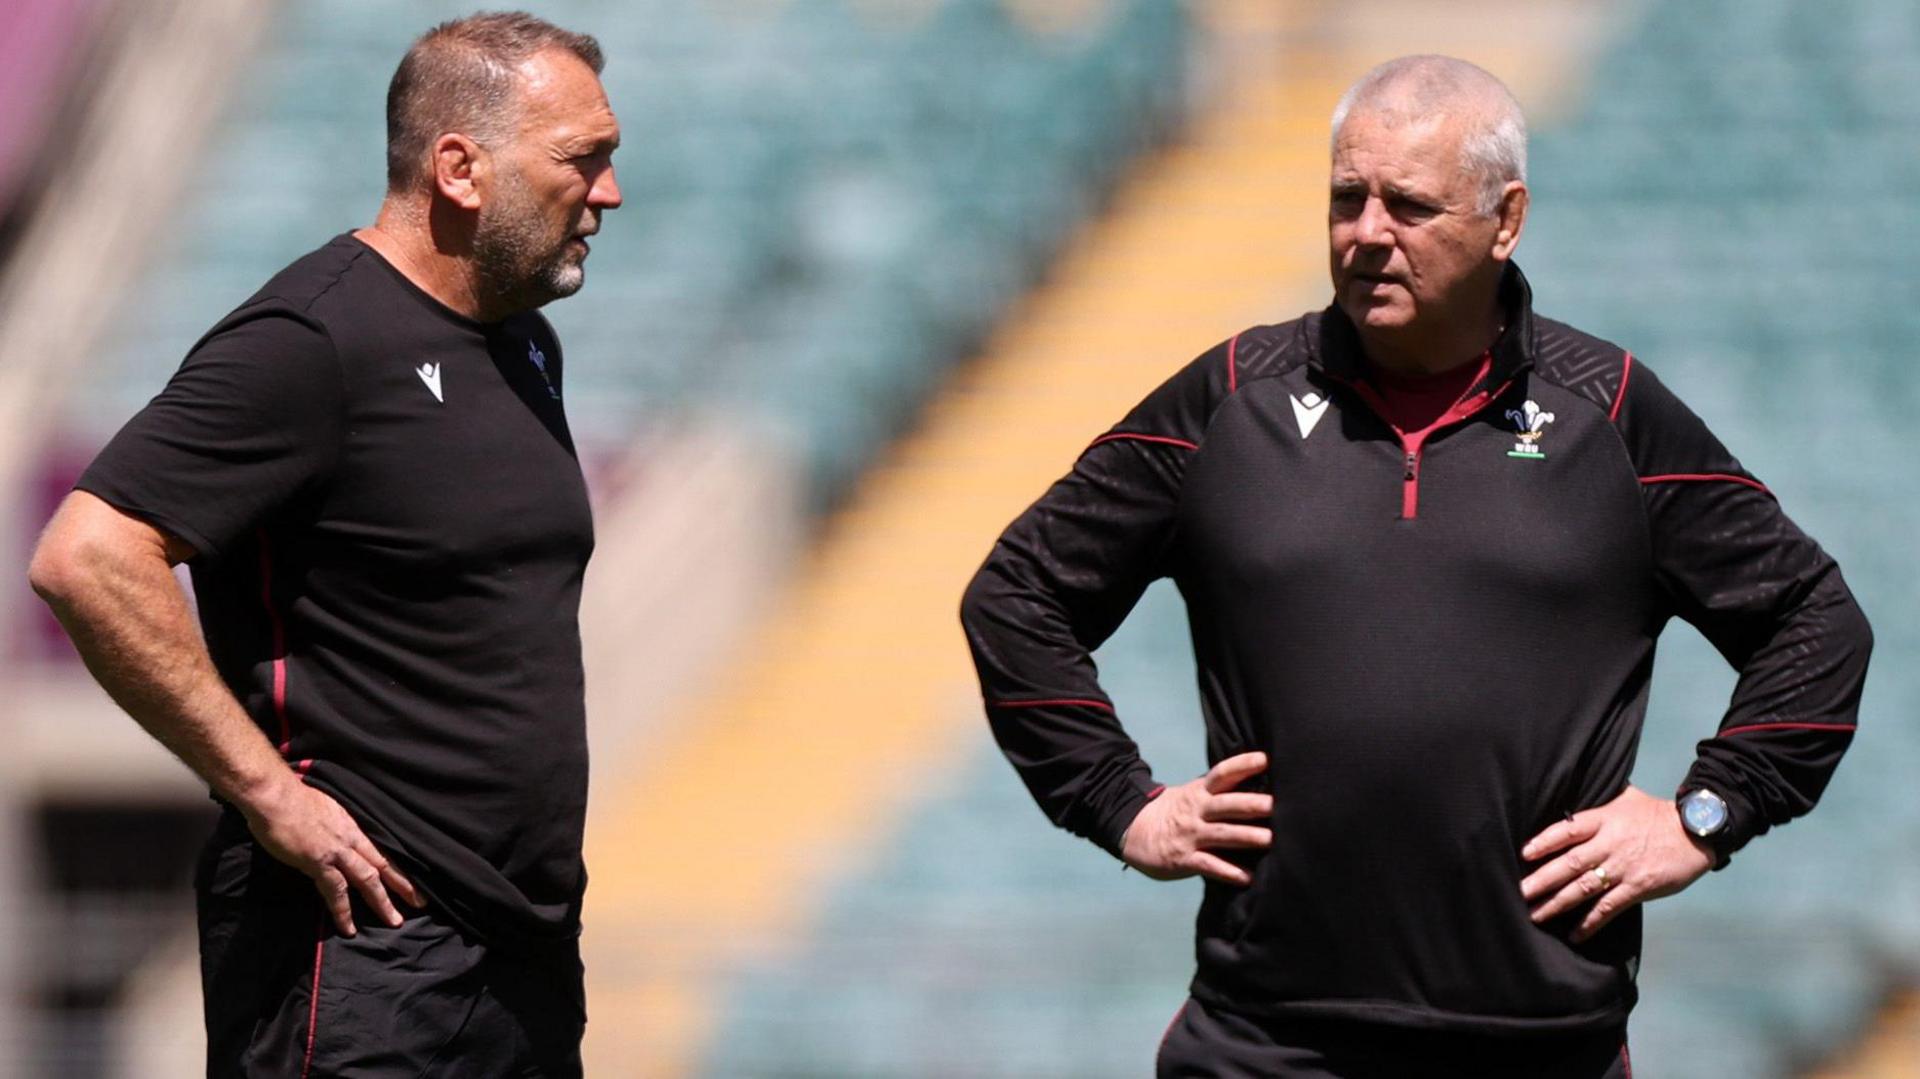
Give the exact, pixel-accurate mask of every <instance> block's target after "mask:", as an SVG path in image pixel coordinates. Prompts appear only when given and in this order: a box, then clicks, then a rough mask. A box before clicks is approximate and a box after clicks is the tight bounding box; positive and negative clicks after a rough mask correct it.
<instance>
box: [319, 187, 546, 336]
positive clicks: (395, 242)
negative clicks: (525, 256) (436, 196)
mask: <svg viewBox="0 0 1920 1079" xmlns="http://www.w3.org/2000/svg"><path fill="white" fill-rule="evenodd" d="M353 235H354V237H355V238H356V239H358V240H359V241H360V242H362V243H364V244H366V245H367V246H368V247H371V248H373V249H374V250H375V251H376V252H378V253H379V254H380V256H381V257H382V258H384V259H386V260H387V261H388V262H389V263H391V264H392V265H393V268H394V269H396V270H399V271H400V273H401V275H402V276H404V277H405V278H406V279H407V280H409V281H411V282H413V283H414V285H416V286H417V287H418V288H419V289H420V291H422V292H424V293H426V294H427V295H429V296H431V297H433V298H434V299H436V300H438V301H440V302H441V303H443V304H445V305H446V306H447V307H448V308H450V309H451V310H453V311H454V312H455V313H457V314H460V315H464V316H466V317H467V318H470V319H473V320H474V321H476V322H494V321H498V320H499V319H502V318H505V317H506V316H507V315H508V314H510V313H511V312H505V311H496V310H494V307H495V305H494V304H491V303H489V302H487V301H486V300H485V299H484V298H483V293H482V292H481V290H480V288H479V279H478V276H477V275H476V274H475V273H474V267H473V255H472V251H473V235H472V227H471V225H470V224H469V223H467V222H465V221H460V220H454V219H451V218H450V216H449V215H448V214H446V213H444V212H443V211H442V209H441V207H439V206H437V205H420V204H418V203H417V202H416V201H415V200H412V199H408V198H406V197H405V196H401V195H393V194H389V195H388V196H387V200H386V201H385V202H384V203H382V204H381V206H380V216H379V217H377V218H375V219H374V223H373V224H372V226H370V227H368V228H363V229H356V230H355V231H354V234H353Z"/></svg>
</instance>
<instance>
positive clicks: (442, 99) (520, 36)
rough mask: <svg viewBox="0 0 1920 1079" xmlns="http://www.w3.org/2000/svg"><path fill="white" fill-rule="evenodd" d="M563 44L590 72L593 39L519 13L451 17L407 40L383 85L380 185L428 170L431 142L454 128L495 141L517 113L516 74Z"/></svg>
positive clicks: (391, 186)
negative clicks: (383, 167) (382, 176)
mask: <svg viewBox="0 0 1920 1079" xmlns="http://www.w3.org/2000/svg"><path fill="white" fill-rule="evenodd" d="M547 49H563V50H565V51H567V52H569V53H572V54H573V55H574V56H577V57H579V58H580V60H581V61H583V62H584V63H585V64H586V65H587V66H588V67H590V68H592V69H593V71H594V73H595V74H596V75H597V74H599V73H600V70H601V69H602V68H603V67H604V66H605V65H606V59H605V57H603V56H602V55H601V52H600V43H599V42H598V41H595V40H594V39H593V38H592V37H591V36H589V35H587V34H576V33H574V32H572V31H570V30H562V29H561V28H559V27H558V26H555V25H553V24H552V23H550V22H547V21H546V20H545V19H541V18H539V17H537V16H534V15H529V14H527V13H526V12H524V11H486V12H481V13H479V14H476V15H469V16H467V17H466V18H464V19H453V20H450V21H448V22H443V23H441V24H440V25H438V26H436V27H434V28H433V29H431V30H428V31H427V32H426V33H424V34H422V35H420V37H419V38H418V39H417V40H416V41H414V43H413V46H412V47H411V48H409V49H408V50H407V55H406V56H405V57H404V58H402V59H401V61H400V67H399V68H398V69H397V70H395V71H394V73H393V81H392V82H391V83H389V84H388V85H387V190H389V191H403V190H405V189H406V188H407V187H409V186H411V185H414V184H417V183H421V182H424V181H425V179H426V177H427V176H428V175H429V173H428V166H427V155H428V153H429V151H430V150H431V148H432V146H433V141H434V140H435V139H437V138H439V137H440V136H441V135H443V134H445V133H447V132H449V131H457V132H459V133H461V134H463V135H466V136H468V137H469V138H471V139H473V140H474V141H475V142H478V143H480V144H481V145H483V146H485V145H489V144H491V143H496V142H499V141H501V140H503V139H505V138H507V137H508V136H510V135H511V134H512V132H513V128H514V125H515V124H516V123H517V122H518V119H519V86H518V81H519V75H518V74H517V72H516V71H515V69H516V68H518V67H519V66H520V65H521V64H523V63H525V62H526V61H527V60H528V59H529V58H531V57H532V56H534V55H535V54H536V53H539V52H543V51H545V50H547Z"/></svg>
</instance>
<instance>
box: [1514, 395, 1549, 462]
mask: <svg viewBox="0 0 1920 1079" xmlns="http://www.w3.org/2000/svg"><path fill="white" fill-rule="evenodd" d="M1507 419H1509V420H1512V421H1513V429H1514V431H1515V433H1517V434H1518V435H1519V436H1520V440H1519V441H1518V442H1515V443H1514V444H1513V448H1512V449H1510V450H1508V451H1507V456H1508V457H1525V458H1529V459H1533V460H1538V459H1540V458H1542V457H1545V456H1546V454H1544V453H1542V452H1540V436H1541V435H1544V434H1546V433H1547V425H1548V424H1550V423H1552V422H1553V413H1551V412H1542V411H1541V410H1540V405H1539V403H1538V402H1535V401H1528V402H1527V403H1525V404H1523V405H1521V406H1520V407H1519V408H1510V409H1507Z"/></svg>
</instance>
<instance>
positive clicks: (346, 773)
mask: <svg viewBox="0 0 1920 1079" xmlns="http://www.w3.org/2000/svg"><path fill="white" fill-rule="evenodd" d="M601 63H602V59H601V54H600V49H599V46H598V44H597V43H596V42H595V41H594V40H593V39H592V38H590V37H587V36H585V35H581V34H574V33H570V32H568V31H565V30H562V29H560V28H558V27H555V26H553V25H551V24H548V23H546V22H543V21H541V20H539V19H536V18H534V17H532V16H529V15H525V14H518V13H510V14H489V15H480V16H474V17H472V18H467V19H461V20H456V21H453V22H449V23H446V24H444V25H441V26H439V27H436V28H435V29H433V30H431V31H429V32H428V33H427V34H425V35H424V36H422V37H421V38H420V39H419V40H418V41H417V42H415V43H414V45H413V47H412V48H411V50H410V51H409V52H408V53H407V55H406V57H405V59H404V60H403V61H402V62H401V64H400V67H399V69H398V71H397V72H396V73H395V75H394V77H393V81H392V84H391V86H390V87H389V90H388V98H387V126H388V145H387V183H388V189H387V195H386V199H385V202H384V204H383V205H382V207H381V209H380V213H379V216H378V218H377V220H376V221H375V223H374V225H373V226H372V227H370V228H364V229H360V230H358V231H356V232H353V233H350V234H347V235H342V236H340V237H338V238H336V239H334V240H333V241H332V242H330V243H328V244H327V245H325V246H324V247H322V248H320V249H319V250H317V251H315V252H313V253H312V254H309V255H307V256H305V257H303V258H301V259H299V260H298V261H296V262H294V263H293V264H292V265H291V266H289V267H287V268H286V269H285V270H283V271H282V272H281V273H280V274H278V275H277V276H276V277H274V278H273V279H272V280H271V281H269V282H268V283H267V285H266V286H265V287H264V288H262V289H261V290H260V291H259V292H258V293H257V294H256V295H254V296H253V298H251V299H249V300H248V301H247V302H246V303H244V304H242V305H241V306H240V307H239V308H238V309H237V310H235V311H234V312H233V313H232V314H230V315H228V316H227V317H226V318H224V319H222V320H221V321H220V322H219V324H217V325H216V326H215V327H214V328H213V329H212V330H211V331H210V332H209V333H208V334H207V335H206V336H205V337H204V338H203V339H201V341H200V342H199V343H198V344H197V345H195V346H194V348H193V349H192V351H191V352H190V353H189V354H188V356H187V358H186V360H185V362H184V363H183V364H182V366H181V367H180V369H179V371H178V373H176V374H175V375H174V377H173V379H172V380H171V381H170V382H169V383H168V385H167V386H166V388H165V389H164V390H163V391H162V392H161V393H160V395H159V396H158V397H156V398H155V399H154V400H153V402H152V403H151V404H149V405H148V406H147V407H146V408H145V409H144V410H143V411H141V412H140V413H139V414H138V415H136V416H135V417H134V418H133V419H132V420H131V421H130V422H129V423H128V424H127V425H126V427H125V428H123V429H122V430H121V431H120V433H119V434H118V435H117V436H116V437H115V438H114V439H113V441H112V442H111V443H110V444H109V445H108V446H107V447H106V449H105V450H103V451H102V452H101V454H100V456H99V458H98V459H97V460H95V461H94V463H93V464H92V466H91V467H90V468H88V470H87V471H86V473H85V474H84V475H83V476H82V478H81V479H80V481H79V483H78V484H77V489H76V490H75V492H74V493H73V494H72V495H70V496H69V497H68V498H67V500H66V501H65V503H63V504H62V506H61V507H60V510H59V512H58V513H57V514H56V515H55V517H54V519H53V521H52V522H51V523H50V524H49V526H48V528H47V531H46V534H45V536H44V537H43V538H42V540H41V542H40V545H39V547H38V549H37V550H36V552H35V555H34V560H33V566H32V570H31V576H32V580H33V584H34V587H35V588H36V590H38V591H39V592H40V594H41V595H42V596H43V597H44V598H45V599H46V600H47V601H48V602H49V603H50V604H51V605H52V607H53V609H54V611H55V612H56V613H57V614H58V616H59V617H60V619H61V621H62V623H63V624H64V625H65V626H66V628H67V630H68V632H69V634H71V636H72V637H73V640H74V642H75V644H76V645H77V646H78V648H79V650H80V653H81V655H82V656H83V658H84V659H85V661H86V663H87V665H88V667H89V669H90V670H91V671H92V672H93V674H94V676H95V677H96V678H97V679H98V680H99V681H100V683H101V684H102V685H103V686H104V687H105V688H106V689H107V691H108V692H109V693H110V694H111V695H112V696H113V698H114V699H115V700H116V701H117V702H119V703H120V704H121V705H122V706H123V707H124V708H125V709H126V710H127V711H128V712H129V713H130V714H131V715H132V716H133V717H134V718H135V719H136V720H137V721H139V722H140V723H141V725H142V726H143V727H145V728H146V729H147V730H148V731H149V732H150V733H152V734H153V736H154V737H155V738H157V739H159V740H160V741H161V742H162V743H163V744H165V745H166V746H167V748H168V749H170V750H172V751H173V752H174V753H176V754H177V755H178V756H179V757H180V758H181V759H182V760H183V761H185V762H186V763H187V764H188V765H189V766H190V767H191V768H192V769H193V770H194V771H195V772H196V773H198V774H199V775H200V777H201V778H202V779H204V780H205V781H206V782H207V783H208V785H209V786H210V787H211V788H212V792H213V795H214V797H215V798H216V799H217V800H218V801H219V802H220V803H221V805H222V807H223V812H222V816H221V820H220V823H219V825H218V826H217V829H216V831H215V834H214V836H213V838H212V840H211V841H210V843H209V845H208V847H207V849H206V851H205V853H204V855H203V857H202V859H201V863H200V866H199V870H198V873H197V876H196V889H197V892H198V900H199V921H200V939H201V957H202V980H203V990H204V992H205V998H206V1000H205V1004H206V1022H207V1034H208V1042H209V1045H208V1053H209V1057H208V1061H209V1062H208V1072H209V1074H212V1075H223V1076H224V1075H281V1076H284V1075H308V1074H312V1075H348V1074H351V1075H416V1074H421V1073H422V1072H423V1070H424V1069H426V1068H428V1067H429V1065H431V1066H433V1067H435V1068H438V1069H439V1070H442V1071H445V1072H447V1073H448V1074H458V1075H462V1076H488V1075H515V1076H519V1075H547V1076H551V1075H574V1074H578V1072H579V1070H580V1063H579V1042H580V1036H581V1033H582V1030H583V1026H584V1023H585V1009H584V1003H583V1000H582V985H581V969H580V961H579V949H578V943H577V939H578V933H579V926H580V904H581V897H582V894H583V892H584V890H585V885H586V876H585V870H584V868H583V866H582V863H581V854H580V850H581V830H582V826H583V822H584V815H585V797H586V738H585V716H584V702H583V693H582V672H581V661H580V644H579V632H578V627H577V611H578V606H579V592H580V582H581V576H582V573H583V571H584V569H585V566H586V561H587V557H588V554H589V552H590V550H591V548H592V543H593V532H592V521H591V518H590V516H589V512H588V507H587V496H586V490H585V487H584V484H583V483H582V479H581V475H580V469H579V466H578V463H577V461H576V460H575V455H574V450H573V443H572V439H571V436H570V435H569V433H568V428H567V422H566V416H565V413H564V411H563V410H562V406H561V391H562V366H561V353H560V346H559V343H558V342H557V341H556V340H555V339H554V334H553V330H552V327H550V326H549V325H548V324H547V322H546V321H545V319H543V318H542V317H541V316H540V315H539V314H538V313H537V312H536V309H537V308H539V307H540V306H541V305H543V304H545V303H547V302H549V301H551V300H554V299H557V298H559V297H562V296H567V295H571V294H572V293H573V292H574V291H576V290H578V289H579V288H580V286H581V282H582V280H583V277H582V263H583V261H584V259H585V258H586V256H587V242H586V237H587V236H590V235H592V234H593V233H594V232H595V231H596V230H597V229H598V227H599V224H600V218H601V215H602V214H603V213H604V212H605V211H607V210H610V209H614V208H615V207H618V206H619V205H620V192H619V188H618V187H617V185H616V183H615V181H614V173H613V167H612V164H611V155H612V153H613V151H614V148H615V147H616V146H617V145H618V143H619V125H618V123H617V122H616V121H615V118H614V115H613V112H612V111H611V109H610V108H609V106H608V103H607V99H606V96H605V93H604V92H603V91H602V89H601V86H600V81H599V78H598V72H599V70H600V67H601ZM182 562H185V563H187V564H188V565H189V567H190V568H191V571H192V574H193V581H194V588H195V594H196V598H197V600H198V604H199V617H200V623H201V627H202V629H203V630H204V632H205V640H204V643H203V642H202V639H201V635H200V634H199V633H196V632H195V629H194V626H193V622H192V618H191V616H190V614H189V608H188V605H187V603H186V600H185V598H184V596H183V595H182V593H181V591H180V589H179V588H178V587H177V586H176V584H175V581H174V578H173V575H172V566H173V565H175V564H178V563H182ZM316 892H317V894H316Z"/></svg>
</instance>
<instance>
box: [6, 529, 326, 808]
mask: <svg viewBox="0 0 1920 1079" xmlns="http://www.w3.org/2000/svg"><path fill="white" fill-rule="evenodd" d="M33 582H34V587H35V590H36V591H38V592H39V593H40V594H41V597H42V598H43V599H45V600H46V601H47V603H48V605H49V606H50V607H51V608H52V610H53V613H54V615H55V617H57V618H58V619H59V620H60V624H61V625H62V626H63V627H64V628H65V629H66V631H67V634H68V636H69V637H71V638H72V639H73V643H74V646H75V648H76V649H77V650H78V651H79V653H80V657H81V659H82V660H83V661H84V662H85V663H86V666H87V669H88V671H89V672H91V673H92V675H93V677H94V679H95V680H96V681H98V682H99V683H100V685H101V686H102V687H103V688H104V689H105V690H106V691H107V694H108V695H109V696H110V697H112V698H113V700H114V702H115V703H116V704H118V705H119V706H120V707H121V708H122V709H124V710H125V711H126V712H127V714H128V715H130V716H132V717H133V718H134V720H135V721H136V722H138V723H139V724H140V726H141V727H143V728H144V729H145V730H146V731H147V732H148V733H149V734H151V735H152V736H153V737H154V738H155V739H156V740H158V741H159V742H160V743H161V744H162V745H164V746H166V747H167V749H168V750H170V751H171V752H172V753H173V754H174V755H175V756H177V757H179V758H180V759H181V761H183V762H184V763H185V764H186V765H187V767H189V768H191V769H192V770H193V771H194V772H195V773H196V774H197V775H199V776H200V778H201V779H203V780H205V781H206V783H207V784H208V785H209V786H210V787H211V788H212V789H213V790H214V792H215V793H216V794H218V795H219V796H220V797H222V798H224V799H227V800H228V801H230V802H232V803H234V804H235V805H237V806H239V807H240V808H242V809H243V810H249V811H251V810H252V809H254V808H255V807H256V806H258V805H259V804H260V803H262V802H263V801H265V800H267V799H269V798H271V797H272V796H273V795H274V793H275V791H276V790H277V789H278V788H279V787H280V786H281V785H282V784H284V783H285V782H287V781H288V780H289V779H290V778H291V773H290V771H289V770H288V768H287V766H286V763H285V761H284V760H282V759H281V757H280V755H279V753H277V752H276V751H275V750H274V748H273V746H272V745H271V744H270V743H269V742H268V741H267V738H266V736H265V735H264V734H262V733H261V731H260V729H259V727H258V726H257V725H255V724H254V722H253V720H252V719H251V718H250V717H249V716H248V715H247V714H246V711H245V710H244V709H243V708H242V707H241V705H240V702H239V701H238V700H236V699H235V698H234V696H233V693H232V692H231V691H230V690H229V689H228V688H227V687H226V685H225V683H224V682H222V680H221V679H220V676H219V674H218V672H217V671H216V670H215V669H214V666H213V661H212V658H211V657H210V656H209V655H208V654H207V649H206V645H205V643H204V642H203V641H202V640H201V637H200V632H199V629H198V627H197V626H195V625H194V621H193V616H192V613H191V611H190V610H189V609H188V606H187V602H186V597H185V596H184V595H183V594H182V593H181V590H180V586H179V583H178V582H177V581H175V580H174V577H173V574H172V572H171V570H170V569H169V567H168V565H167V562H166V559H165V557H164V555H160V556H158V557H155V556H154V555H152V554H149V553H147V552H138V551H128V550H125V549H120V548H116V547H115V546H113V545H105V544H72V545H70V546H67V547H65V548H64V549H63V550H62V551H61V553H60V554H58V555H54V554H51V553H47V552H46V549H45V547H44V545H43V554H42V555H41V556H38V557H36V559H35V565H34V572H33Z"/></svg>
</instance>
